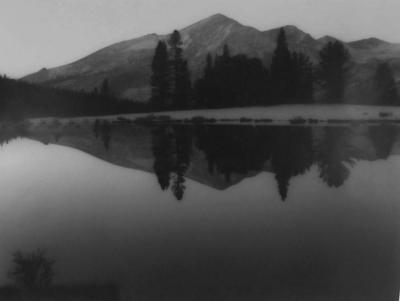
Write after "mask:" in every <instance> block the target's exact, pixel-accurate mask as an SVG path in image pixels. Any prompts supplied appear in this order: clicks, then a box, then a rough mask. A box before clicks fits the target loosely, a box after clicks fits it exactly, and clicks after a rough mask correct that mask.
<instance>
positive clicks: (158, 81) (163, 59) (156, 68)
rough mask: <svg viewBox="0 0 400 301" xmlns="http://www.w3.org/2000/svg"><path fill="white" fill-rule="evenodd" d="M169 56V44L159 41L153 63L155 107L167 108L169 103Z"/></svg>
mask: <svg viewBox="0 0 400 301" xmlns="http://www.w3.org/2000/svg"><path fill="white" fill-rule="evenodd" d="M168 60H169V58H168V50H167V45H166V44H165V42H164V41H159V42H158V45H157V48H156V50H155V53H154V57H153V62H152V65H151V68H152V76H151V88H152V90H151V92H152V94H151V99H150V102H151V105H152V108H154V109H156V110H157V109H158V110H159V109H165V108H167V105H168V103H169V89H170V85H169V80H170V77H169V61H168Z"/></svg>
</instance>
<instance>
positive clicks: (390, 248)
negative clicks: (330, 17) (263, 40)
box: [0, 121, 400, 301]
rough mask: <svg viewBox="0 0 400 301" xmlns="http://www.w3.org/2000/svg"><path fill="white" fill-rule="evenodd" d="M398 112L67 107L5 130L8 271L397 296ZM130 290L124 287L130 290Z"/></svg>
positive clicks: (198, 288)
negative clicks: (212, 115)
mask: <svg viewBox="0 0 400 301" xmlns="http://www.w3.org/2000/svg"><path fill="white" fill-rule="evenodd" d="M399 134H400V127H397V126H395V125H376V126H370V125H369V126H367V125H362V124H354V125H341V126H339V125H337V126H315V127H312V126H243V125H205V124H202V125H183V124H171V125H168V124H154V125H148V126H144V125H134V124H131V123H109V122H96V123H93V122H89V121H86V122H81V123H74V122H70V123H67V124H61V125H60V124H57V125H51V124H45V123H40V124H36V125H32V126H31V127H29V128H26V129H25V128H24V129H22V130H21V129H20V130H18V131H17V130H15V131H9V130H7V131H5V130H4V131H2V133H1V134H0V142H2V146H1V148H0V171H1V181H0V191H1V198H0V202H1V203H0V206H1V207H0V237H1V242H2V248H1V249H0V271H2V272H3V271H4V273H2V274H0V282H1V283H7V281H8V280H7V270H8V269H9V267H10V262H11V256H12V253H13V252H14V251H16V250H22V251H25V250H34V249H37V248H42V249H45V250H46V251H47V253H48V254H49V255H51V256H52V258H54V260H55V282H56V283H61V284H76V283H96V284H102V283H115V284H116V285H117V286H118V288H119V290H120V296H121V300H360V301H365V300H377V301H378V300H379V301H382V300H393V301H394V300H396V301H397V300H398V298H399V277H398V276H399V265H398V263H399V262H398V259H399V241H400V240H399V238H400V236H399V230H400V227H399V217H400V205H399V201H400V136H399ZM124 298H125V299H124Z"/></svg>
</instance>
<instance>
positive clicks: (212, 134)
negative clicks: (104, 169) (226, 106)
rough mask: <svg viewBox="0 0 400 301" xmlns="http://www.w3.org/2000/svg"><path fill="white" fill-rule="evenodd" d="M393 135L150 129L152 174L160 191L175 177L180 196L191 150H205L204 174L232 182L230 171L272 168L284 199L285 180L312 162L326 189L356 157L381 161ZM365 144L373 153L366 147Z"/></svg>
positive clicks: (343, 130) (390, 130)
mask: <svg viewBox="0 0 400 301" xmlns="http://www.w3.org/2000/svg"><path fill="white" fill-rule="evenodd" d="M397 135H398V128H397V127H395V126H376V127H369V128H368V127H358V128H351V127H319V128H311V127H243V126H197V127H190V126H159V127H155V128H153V130H152V137H153V155H154V158H155V163H154V172H155V174H156V175H157V178H158V181H159V183H160V185H161V188H162V189H163V190H166V189H167V188H168V187H169V181H170V180H171V179H174V181H175V182H174V185H173V186H172V187H173V191H174V194H175V196H176V197H177V199H179V200H180V199H182V194H183V192H184V186H182V189H179V190H178V191H179V193H176V192H177V190H176V187H181V186H180V185H179V184H181V183H183V182H184V179H183V176H184V175H185V172H186V171H187V169H188V166H189V165H190V163H191V162H190V154H191V153H192V148H196V149H198V150H200V151H202V152H203V153H204V156H205V158H206V161H207V169H208V173H209V175H213V174H214V173H216V174H219V175H222V176H223V177H224V179H225V181H226V183H231V179H232V176H233V175H236V176H238V175H239V176H242V177H247V176H250V175H254V174H256V173H259V172H262V171H268V172H272V173H273V174H274V175H275V179H276V182H277V188H278V190H279V193H280V195H281V198H282V200H285V199H286V198H287V196H288V192H289V187H290V180H291V179H292V178H293V177H296V176H299V175H302V174H304V173H305V172H306V171H307V170H309V169H310V167H311V166H313V165H314V164H315V165H317V166H318V169H319V176H320V178H321V179H322V180H323V181H324V182H325V183H326V184H327V185H328V186H329V187H340V186H342V185H343V184H344V183H345V181H346V180H347V179H348V177H349V175H350V170H351V167H352V166H353V164H354V162H355V161H356V160H359V159H364V160H375V159H386V158H387V157H388V156H389V155H390V153H391V151H392V147H393V145H394V143H395V140H396V138H397ZM362 138H365V139H368V138H369V140H370V141H362ZM192 140H194V143H193V142H192ZM368 142H370V143H371V144H372V145H373V147H374V150H375V151H373V150H372V149H369V148H368V147H366V145H368ZM178 150H179V151H178ZM179 167H180V168H179ZM177 179H178V181H177Z"/></svg>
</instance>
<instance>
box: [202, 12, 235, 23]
mask: <svg viewBox="0 0 400 301" xmlns="http://www.w3.org/2000/svg"><path fill="white" fill-rule="evenodd" d="M205 20H209V21H210V20H218V21H234V22H236V21H235V20H233V19H232V18H229V17H227V16H225V15H224V14H221V13H218V14H215V15H212V16H210V17H208V18H206V19H205Z"/></svg>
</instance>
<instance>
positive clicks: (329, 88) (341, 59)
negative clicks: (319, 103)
mask: <svg viewBox="0 0 400 301" xmlns="http://www.w3.org/2000/svg"><path fill="white" fill-rule="evenodd" d="M319 56H320V63H319V66H318V72H317V75H318V80H319V83H320V85H321V87H322V88H323V89H324V92H325V101H326V102H327V103H341V102H343V98H344V92H345V84H346V74H347V69H348V68H347V67H348V62H349V59H350V55H349V52H348V51H347V49H346V48H345V46H344V45H343V44H342V43H340V42H339V41H335V42H329V43H328V44H327V45H326V46H325V47H324V48H323V49H322V50H321V51H320V53H319Z"/></svg>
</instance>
